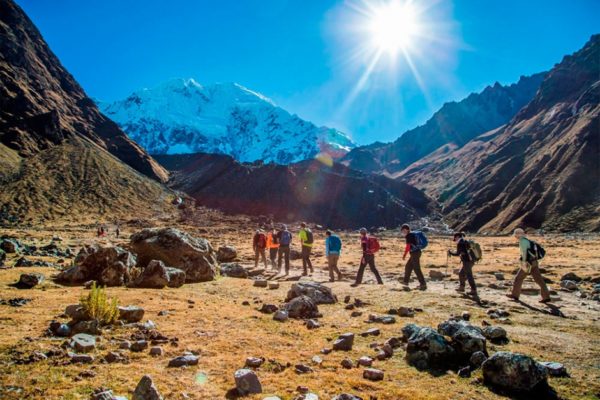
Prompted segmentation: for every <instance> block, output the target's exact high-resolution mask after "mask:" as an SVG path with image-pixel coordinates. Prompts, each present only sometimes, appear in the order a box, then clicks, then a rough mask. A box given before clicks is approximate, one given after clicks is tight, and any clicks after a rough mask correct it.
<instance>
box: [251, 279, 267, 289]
mask: <svg viewBox="0 0 600 400" xmlns="http://www.w3.org/2000/svg"><path fill="white" fill-rule="evenodd" d="M253 286H254V287H267V286H269V281H267V280H266V279H257V280H255V281H254V284H253Z"/></svg>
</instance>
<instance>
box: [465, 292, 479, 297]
mask: <svg viewBox="0 0 600 400" xmlns="http://www.w3.org/2000/svg"><path fill="white" fill-rule="evenodd" d="M467 296H473V297H479V296H478V295H477V291H476V290H471V291H470V292H469V293H467Z"/></svg>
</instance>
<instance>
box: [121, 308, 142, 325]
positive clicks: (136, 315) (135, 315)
mask: <svg viewBox="0 0 600 400" xmlns="http://www.w3.org/2000/svg"><path fill="white" fill-rule="evenodd" d="M142 318H144V309H143V308H142V307H138V306H124V307H123V306H119V319H122V320H124V321H127V322H129V323H134V322H140V321H141V320H142Z"/></svg>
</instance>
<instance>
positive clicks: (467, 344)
mask: <svg viewBox="0 0 600 400" xmlns="http://www.w3.org/2000/svg"><path fill="white" fill-rule="evenodd" d="M473 328H474V327H472V326H468V327H464V328H461V329H459V330H458V332H456V333H455V334H454V335H452V340H453V343H452V344H453V346H454V348H455V350H456V352H457V355H458V356H459V357H461V358H462V359H463V361H468V360H469V359H470V358H471V355H472V354H473V353H476V352H478V351H481V352H482V353H484V354H487V348H486V340H485V337H484V336H483V335H482V334H481V332H480V330H478V329H473Z"/></svg>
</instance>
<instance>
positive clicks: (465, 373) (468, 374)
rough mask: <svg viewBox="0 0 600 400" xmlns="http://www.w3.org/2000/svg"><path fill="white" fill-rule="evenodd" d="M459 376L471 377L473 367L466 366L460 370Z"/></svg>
mask: <svg viewBox="0 0 600 400" xmlns="http://www.w3.org/2000/svg"><path fill="white" fill-rule="evenodd" d="M458 376H460V377H461V378H470V377H471V368H469V367H464V368H461V369H459V370H458Z"/></svg>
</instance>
